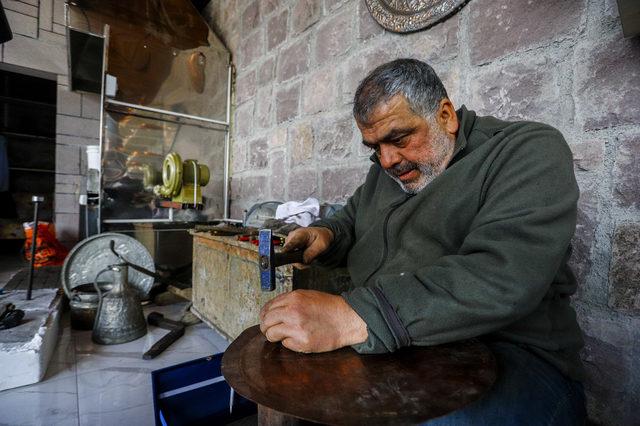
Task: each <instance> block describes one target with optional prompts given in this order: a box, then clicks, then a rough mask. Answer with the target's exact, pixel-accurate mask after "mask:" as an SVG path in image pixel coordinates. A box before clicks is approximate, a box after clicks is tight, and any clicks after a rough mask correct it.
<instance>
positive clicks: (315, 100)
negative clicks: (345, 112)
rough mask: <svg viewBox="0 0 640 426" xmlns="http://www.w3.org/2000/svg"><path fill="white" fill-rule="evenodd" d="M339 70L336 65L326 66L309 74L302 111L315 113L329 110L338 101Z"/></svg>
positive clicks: (306, 80) (305, 83) (305, 84)
mask: <svg viewBox="0 0 640 426" xmlns="http://www.w3.org/2000/svg"><path fill="white" fill-rule="evenodd" d="M337 93H338V88H337V70H336V68H335V67H324V68H321V69H319V70H318V71H315V72H313V73H311V74H309V75H308V76H307V77H306V78H305V82H304V95H303V97H302V111H303V112H304V113H305V114H314V113H316V112H321V111H329V110H331V109H333V107H335V105H336V103H337V99H336V94H337Z"/></svg>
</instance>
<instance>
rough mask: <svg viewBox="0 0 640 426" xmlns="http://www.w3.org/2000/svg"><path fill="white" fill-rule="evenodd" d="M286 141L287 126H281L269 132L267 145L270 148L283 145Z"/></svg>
mask: <svg viewBox="0 0 640 426" xmlns="http://www.w3.org/2000/svg"><path fill="white" fill-rule="evenodd" d="M286 143H287V127H286V126H282V127H278V128H276V129H274V130H273V132H272V133H271V139H270V140H269V146H270V147H271V148H279V147H284V146H285V144H286Z"/></svg>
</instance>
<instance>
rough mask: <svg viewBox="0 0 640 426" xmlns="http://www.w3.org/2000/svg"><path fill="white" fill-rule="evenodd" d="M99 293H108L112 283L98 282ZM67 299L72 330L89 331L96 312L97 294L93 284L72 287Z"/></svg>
mask: <svg viewBox="0 0 640 426" xmlns="http://www.w3.org/2000/svg"><path fill="white" fill-rule="evenodd" d="M98 285H99V286H100V290H101V291H105V292H107V291H110V290H111V289H112V288H113V283H111V282H107V281H102V282H99V283H98ZM71 293H72V294H71V298H70V299H69V306H70V308H71V327H72V328H73V329H74V330H91V329H93V322H94V321H95V319H96V312H97V311H98V300H99V298H98V293H96V289H95V287H94V286H93V284H82V285H79V286H77V287H74V288H73V290H72V292H71Z"/></svg>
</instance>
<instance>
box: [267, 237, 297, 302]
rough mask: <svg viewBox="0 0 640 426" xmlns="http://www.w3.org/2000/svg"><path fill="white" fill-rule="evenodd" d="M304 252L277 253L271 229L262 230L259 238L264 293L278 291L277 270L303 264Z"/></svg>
mask: <svg viewBox="0 0 640 426" xmlns="http://www.w3.org/2000/svg"><path fill="white" fill-rule="evenodd" d="M302 253H303V250H296V251H290V252H287V253H276V252H275V251H274V249H273V239H272V234H271V229H261V230H260V234H259V236H258V255H259V256H260V257H259V260H258V265H259V267H260V288H261V289H262V291H273V290H275V289H276V268H277V267H278V266H282V265H288V264H290V263H303V259H302Z"/></svg>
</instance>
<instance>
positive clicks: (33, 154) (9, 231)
mask: <svg viewBox="0 0 640 426" xmlns="http://www.w3.org/2000/svg"><path fill="white" fill-rule="evenodd" d="M55 133H56V82H55V81H52V80H47V79H44V78H38V77H32V76H30V75H24V74H18V73H15V72H10V71H4V70H0V240H2V241H0V246H2V250H3V251H9V252H11V253H13V254H16V251H17V252H19V250H20V247H21V246H22V244H23V243H24V234H23V233H22V232H21V230H22V223H23V222H30V221H32V220H33V205H32V204H31V197H32V196H33V195H42V196H44V197H45V202H44V203H43V204H42V205H41V207H40V213H39V217H40V218H41V220H43V221H52V219H53V217H52V216H53V199H54V193H55V169H56V167H55V166H56V139H55V136H56V135H55ZM11 253H6V252H5V254H11Z"/></svg>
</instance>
